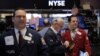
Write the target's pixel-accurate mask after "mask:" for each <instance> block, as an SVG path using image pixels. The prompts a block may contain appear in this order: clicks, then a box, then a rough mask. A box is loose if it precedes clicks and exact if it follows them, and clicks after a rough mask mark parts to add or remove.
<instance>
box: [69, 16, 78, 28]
mask: <svg viewBox="0 0 100 56" xmlns="http://www.w3.org/2000/svg"><path fill="white" fill-rule="evenodd" d="M69 24H70V27H71V28H72V29H76V28H77V26H78V21H77V17H72V18H71V21H70V23H69Z"/></svg>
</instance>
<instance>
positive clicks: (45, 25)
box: [38, 19, 51, 37]
mask: <svg viewBox="0 0 100 56" xmlns="http://www.w3.org/2000/svg"><path fill="white" fill-rule="evenodd" d="M43 23H44V27H43V29H42V30H40V31H39V32H38V33H39V34H40V35H41V36H42V37H44V35H45V33H46V32H47V30H48V28H49V27H50V25H51V24H50V22H49V21H48V19H44V22H43Z"/></svg>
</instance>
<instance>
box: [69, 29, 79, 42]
mask: <svg viewBox="0 0 100 56" xmlns="http://www.w3.org/2000/svg"><path fill="white" fill-rule="evenodd" d="M77 31H78V29H75V31H74V32H73V31H70V33H71V38H72V40H73V39H74V38H75V36H76V32H77Z"/></svg>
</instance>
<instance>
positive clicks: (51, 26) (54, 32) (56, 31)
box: [50, 26, 58, 34]
mask: <svg viewBox="0 0 100 56" xmlns="http://www.w3.org/2000/svg"><path fill="white" fill-rule="evenodd" d="M50 28H51V29H52V30H53V32H54V33H55V34H57V33H58V32H57V31H56V30H55V29H54V28H53V27H52V26H51V27H50Z"/></svg>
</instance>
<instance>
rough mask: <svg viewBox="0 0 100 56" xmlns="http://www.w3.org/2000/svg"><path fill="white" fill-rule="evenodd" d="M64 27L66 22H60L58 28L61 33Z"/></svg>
mask: <svg viewBox="0 0 100 56" xmlns="http://www.w3.org/2000/svg"><path fill="white" fill-rule="evenodd" d="M63 25H64V22H59V23H58V24H57V26H58V27H57V28H58V31H60V30H61V29H62V27H63Z"/></svg>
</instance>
